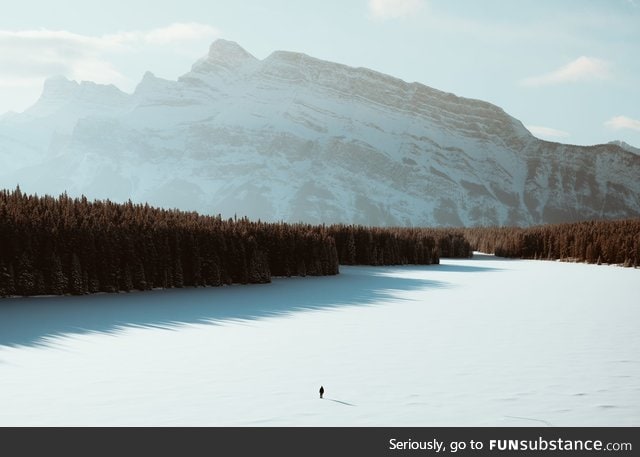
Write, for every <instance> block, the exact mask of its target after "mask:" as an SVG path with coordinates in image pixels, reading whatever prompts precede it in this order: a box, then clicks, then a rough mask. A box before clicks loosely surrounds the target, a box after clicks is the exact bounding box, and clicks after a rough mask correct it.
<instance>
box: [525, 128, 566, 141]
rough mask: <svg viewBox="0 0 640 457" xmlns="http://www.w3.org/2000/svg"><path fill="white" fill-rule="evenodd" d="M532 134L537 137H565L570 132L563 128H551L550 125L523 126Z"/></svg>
mask: <svg viewBox="0 0 640 457" xmlns="http://www.w3.org/2000/svg"><path fill="white" fill-rule="evenodd" d="M525 127H526V128H527V130H529V131H530V132H531V133H532V134H533V135H535V136H537V137H539V138H567V137H570V136H571V134H570V133H569V132H565V131H563V130H557V129H552V128H550V127H541V126H539V125H527V126H525Z"/></svg>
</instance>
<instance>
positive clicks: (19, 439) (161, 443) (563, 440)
mask: <svg viewBox="0 0 640 457" xmlns="http://www.w3.org/2000/svg"><path fill="white" fill-rule="evenodd" d="M639 437H640V429H639V428H638V427H628V428H623V427H594V428H585V427H577V428H566V427H557V428H554V427H552V428H517V427H513V428H511V427H509V428H494V427H487V428H476V427H473V428H469V427H459V428H458V427H426V428H425V427H415V428H414V427H398V428H396V427H379V428H378V427H367V428H358V427H355V428H354V427H336V428H330V427H329V428H327V427H317V428H316V427H300V428H298V427H286V428H271V427H265V428H205V427H195V428H180V427H177V428H3V429H0V443H1V446H2V448H3V449H4V450H6V452H3V455H12V456H15V455H30V456H31V455H35V456H39V455H56V456H57V455H60V456H75V455H78V456H80V455H82V456H92V455H112V456H122V455H140V456H146V455H153V456H165V455H167V456H214V455H215V456H236V455H237V456H245V455H247V456H315V455H318V456H324V457H334V456H407V455H411V456H416V457H417V456H452V455H455V456H457V455H461V456H471V455H475V456H483V455H494V456H519V455H538V456H552V455H564V456H583V455H584V456H599V455H607V456H636V455H640V438H639Z"/></svg>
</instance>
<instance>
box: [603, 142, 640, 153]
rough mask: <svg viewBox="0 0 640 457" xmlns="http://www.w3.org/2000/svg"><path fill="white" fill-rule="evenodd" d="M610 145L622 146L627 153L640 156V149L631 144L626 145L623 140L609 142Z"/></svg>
mask: <svg viewBox="0 0 640 457" xmlns="http://www.w3.org/2000/svg"><path fill="white" fill-rule="evenodd" d="M609 144H615V145H616V146H620V147H621V148H622V149H624V150H625V151H627V152H632V153H633V154H637V155H640V149H639V148H636V147H633V146H631V145H630V144H629V143H625V142H624V141H622V140H615V141H609Z"/></svg>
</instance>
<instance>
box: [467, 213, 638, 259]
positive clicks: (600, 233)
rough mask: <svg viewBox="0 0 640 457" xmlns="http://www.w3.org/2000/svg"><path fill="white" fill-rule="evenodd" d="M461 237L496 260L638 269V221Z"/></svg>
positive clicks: (483, 231)
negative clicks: (559, 261)
mask: <svg viewBox="0 0 640 457" xmlns="http://www.w3.org/2000/svg"><path fill="white" fill-rule="evenodd" d="M463 233H464V235H465V237H466V239H467V240H469V242H470V243H471V245H472V246H473V247H474V249H475V250H478V251H482V252H487V253H495V255H497V256H500V257H513V258H522V259H548V260H558V259H560V260H572V261H576V262H587V263H597V264H600V263H606V264H618V265H624V266H627V267H637V266H638V265H640V219H625V220H616V221H585V222H575V223H566V224H551V225H543V226H536V227H530V228H519V227H489V228H468V229H463Z"/></svg>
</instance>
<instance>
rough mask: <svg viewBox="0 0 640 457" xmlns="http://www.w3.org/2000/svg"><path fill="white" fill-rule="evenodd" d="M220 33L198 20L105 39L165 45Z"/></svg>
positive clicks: (130, 43)
mask: <svg viewBox="0 0 640 457" xmlns="http://www.w3.org/2000/svg"><path fill="white" fill-rule="evenodd" d="M219 35H220V32H219V31H218V29H216V28H215V27H211V26H210V25H207V24H199V23H197V22H187V23H182V22H179V23H175V24H171V25H169V26H167V27H161V28H156V29H152V30H147V31H133V32H119V33H116V34H113V35H105V36H104V37H103V39H104V40H105V41H107V42H110V43H112V44H118V45H125V46H127V45H141V44H151V45H165V44H170V43H180V42H184V41H196V40H213V39H214V38H216V37H217V36H219Z"/></svg>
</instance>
